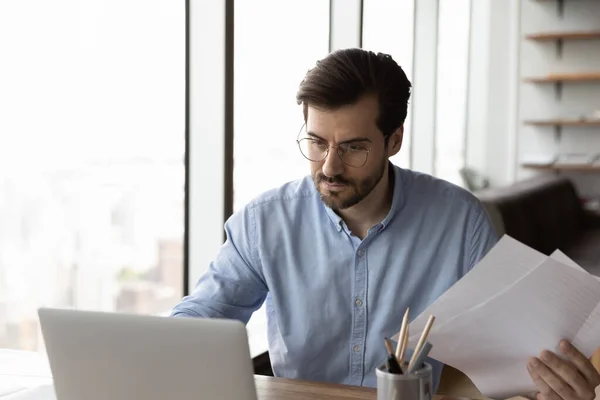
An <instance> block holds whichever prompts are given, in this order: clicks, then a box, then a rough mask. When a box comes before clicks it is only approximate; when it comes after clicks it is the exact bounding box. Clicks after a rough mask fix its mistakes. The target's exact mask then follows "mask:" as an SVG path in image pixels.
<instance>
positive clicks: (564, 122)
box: [523, 119, 600, 126]
mask: <svg viewBox="0 0 600 400" xmlns="http://www.w3.org/2000/svg"><path fill="white" fill-rule="evenodd" d="M523 123H524V124H525V125H533V126H600V119H596V120H579V119H545V120H544V119H541V120H528V121H523Z"/></svg>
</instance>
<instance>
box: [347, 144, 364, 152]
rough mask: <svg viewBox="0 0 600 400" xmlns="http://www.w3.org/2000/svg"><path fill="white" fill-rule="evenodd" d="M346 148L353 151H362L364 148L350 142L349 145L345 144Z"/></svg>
mask: <svg viewBox="0 0 600 400" xmlns="http://www.w3.org/2000/svg"><path fill="white" fill-rule="evenodd" d="M347 150H348V151H351V152H354V151H364V150H365V148H364V147H362V146H357V145H352V144H351V145H349V146H347Z"/></svg>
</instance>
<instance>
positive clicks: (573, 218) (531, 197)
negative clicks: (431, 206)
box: [475, 175, 600, 276]
mask: <svg viewBox="0 0 600 400" xmlns="http://www.w3.org/2000/svg"><path fill="white" fill-rule="evenodd" d="M475 195H476V196H477V197H478V198H479V199H480V200H481V202H482V203H483V205H484V206H485V208H486V210H487V211H488V214H489V216H490V219H491V221H492V224H493V225H494V226H495V228H496V230H497V232H498V233H499V235H500V236H501V235H502V234H507V235H509V236H511V237H513V238H514V239H516V240H518V241H520V242H522V243H524V244H526V245H528V246H529V247H531V248H533V249H535V250H538V251H539V252H541V253H544V254H546V255H549V254H550V253H552V252H553V251H554V250H556V249H559V250H561V251H562V252H563V253H565V254H566V255H567V256H569V257H570V258H571V259H572V260H573V261H575V262H576V263H577V264H579V265H580V266H581V267H583V268H584V269H586V270H587V271H588V272H590V273H592V274H594V275H597V276H600V215H599V214H597V213H594V212H591V211H587V210H586V209H584V207H583V204H582V201H581V199H580V198H579V195H578V193H577V190H576V188H575V186H574V185H573V182H572V181H571V180H569V179H568V178H566V177H563V176H559V175H545V176H539V177H535V178H531V179H527V180H523V181H519V182H517V183H514V184H512V185H509V186H505V187H500V188H492V189H486V190H482V191H479V192H476V193H475Z"/></svg>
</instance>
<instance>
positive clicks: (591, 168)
mask: <svg viewBox="0 0 600 400" xmlns="http://www.w3.org/2000/svg"><path fill="white" fill-rule="evenodd" d="M521 167H522V168H527V169H534V170H538V171H554V172H558V171H572V172H600V164H553V165H538V164H521Z"/></svg>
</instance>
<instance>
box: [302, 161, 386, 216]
mask: <svg viewBox="0 0 600 400" xmlns="http://www.w3.org/2000/svg"><path fill="white" fill-rule="evenodd" d="M386 164H387V160H386V159H383V162H382V163H381V165H380V166H379V168H378V169H377V170H376V171H374V172H373V174H371V175H369V176H368V177H366V178H364V179H361V180H353V179H346V178H343V177H342V176H334V177H326V176H325V175H323V174H322V173H318V174H316V175H315V176H314V177H313V182H314V184H315V187H316V188H317V190H318V191H319V193H320V194H321V201H322V202H323V203H324V204H325V205H326V206H327V207H329V208H331V209H332V210H334V211H339V210H345V209H347V208H350V207H352V206H355V205H356V204H358V203H360V202H361V201H362V200H363V199H364V198H365V197H367V196H368V195H369V194H370V193H371V192H372V191H373V189H374V188H375V186H377V184H378V183H379V181H381V178H382V177H383V174H384V172H385V166H386ZM322 182H326V183H333V184H335V183H338V184H342V185H346V186H344V187H343V190H340V191H339V192H338V191H331V190H327V189H321V187H320V184H321V183H322Z"/></svg>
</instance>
